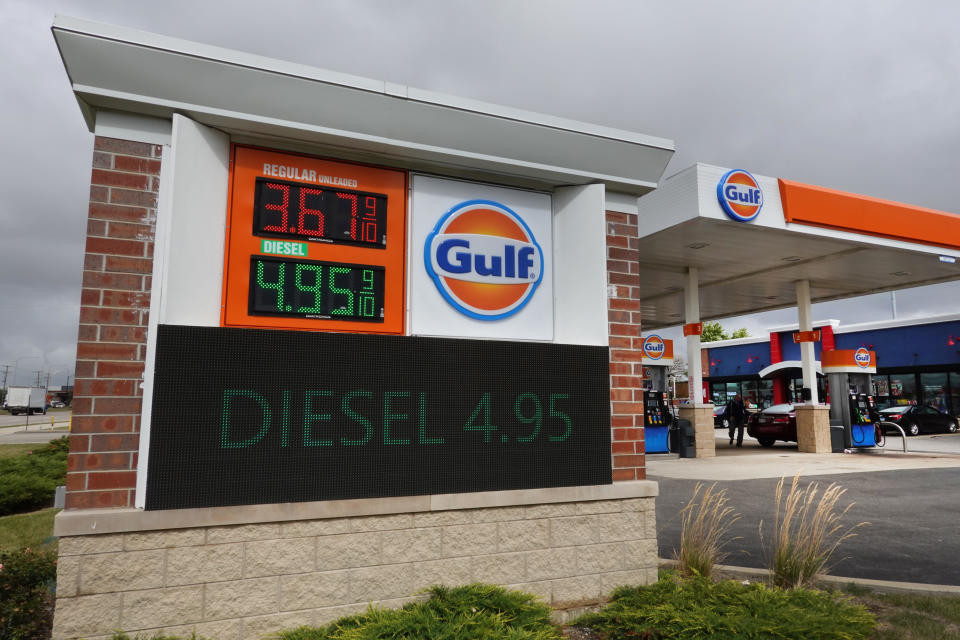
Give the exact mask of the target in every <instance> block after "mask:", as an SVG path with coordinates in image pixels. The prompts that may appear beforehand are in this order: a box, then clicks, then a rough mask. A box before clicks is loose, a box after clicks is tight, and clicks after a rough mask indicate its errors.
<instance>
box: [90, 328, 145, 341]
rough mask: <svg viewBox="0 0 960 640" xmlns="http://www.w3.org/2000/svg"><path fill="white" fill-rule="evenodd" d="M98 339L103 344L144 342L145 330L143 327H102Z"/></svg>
mask: <svg viewBox="0 0 960 640" xmlns="http://www.w3.org/2000/svg"><path fill="white" fill-rule="evenodd" d="M100 339H101V340H103V341H104V342H146V341H147V330H146V328H144V327H128V326H111V325H102V326H101V327H100Z"/></svg>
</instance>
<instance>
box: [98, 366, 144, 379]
mask: <svg viewBox="0 0 960 640" xmlns="http://www.w3.org/2000/svg"><path fill="white" fill-rule="evenodd" d="M142 375H143V362H98V363H97V376H99V377H101V378H139V377H141V376H142Z"/></svg>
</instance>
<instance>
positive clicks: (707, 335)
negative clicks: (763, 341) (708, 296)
mask: <svg viewBox="0 0 960 640" xmlns="http://www.w3.org/2000/svg"><path fill="white" fill-rule="evenodd" d="M748 337H750V333H749V332H748V331H747V328H746V327H740V328H739V329H737V330H736V331H734V332H733V333H732V334H729V333H727V332H726V331H724V329H723V325H721V324H720V323H719V322H704V323H703V333H702V334H700V342H716V341H717V340H730V339H733V338H748Z"/></svg>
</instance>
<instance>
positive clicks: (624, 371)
mask: <svg viewBox="0 0 960 640" xmlns="http://www.w3.org/2000/svg"><path fill="white" fill-rule="evenodd" d="M610 373H611V374H616V375H625V376H628V375H630V374H632V373H633V367H632V366H631V365H630V363H628V362H611V363H610Z"/></svg>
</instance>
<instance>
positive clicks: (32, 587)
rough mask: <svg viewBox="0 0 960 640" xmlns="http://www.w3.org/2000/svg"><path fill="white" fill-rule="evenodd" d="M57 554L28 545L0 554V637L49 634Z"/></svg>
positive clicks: (26, 639) (21, 639) (27, 638)
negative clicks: (33, 548) (25, 547)
mask: <svg viewBox="0 0 960 640" xmlns="http://www.w3.org/2000/svg"><path fill="white" fill-rule="evenodd" d="M56 581H57V554H56V552H54V551H46V550H44V551H35V550H31V549H30V548H27V549H22V550H19V551H12V552H8V553H3V554H0V639H2V640H33V639H34V638H36V639H40V638H47V637H49V631H50V627H51V625H52V624H53V592H54V589H55V586H56Z"/></svg>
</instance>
